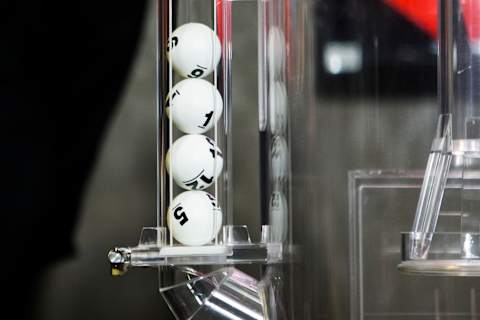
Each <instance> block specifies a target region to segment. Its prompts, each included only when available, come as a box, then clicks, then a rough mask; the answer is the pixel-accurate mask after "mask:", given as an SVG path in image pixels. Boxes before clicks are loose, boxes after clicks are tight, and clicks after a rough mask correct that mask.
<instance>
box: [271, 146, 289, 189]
mask: <svg viewBox="0 0 480 320" xmlns="http://www.w3.org/2000/svg"><path fill="white" fill-rule="evenodd" d="M271 157H272V158H271V161H272V178H273V179H274V180H282V179H284V178H286V177H287V174H288V146H287V141H286V140H285V138H283V137H282V136H276V137H275V138H273V142H272V150H271Z"/></svg>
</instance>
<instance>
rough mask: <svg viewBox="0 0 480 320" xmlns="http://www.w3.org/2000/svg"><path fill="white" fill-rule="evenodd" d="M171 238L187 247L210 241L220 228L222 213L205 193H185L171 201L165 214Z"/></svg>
mask: <svg viewBox="0 0 480 320" xmlns="http://www.w3.org/2000/svg"><path fill="white" fill-rule="evenodd" d="M167 225H168V226H169V228H170V232H171V233H172V236H173V238H175V240H177V241H178V242H180V243H181V244H184V245H187V246H201V245H204V244H207V243H209V242H210V241H212V240H213V239H214V238H215V236H216V235H217V234H218V232H219V231H220V227H221V226H222V211H221V210H220V208H218V207H217V205H216V201H215V197H213V196H212V195H210V194H209V193H207V192H205V191H185V192H182V193H180V194H179V195H178V196H176V197H175V199H173V201H172V203H171V204H170V207H169V208H168V213H167Z"/></svg>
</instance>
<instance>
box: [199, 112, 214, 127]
mask: <svg viewBox="0 0 480 320" xmlns="http://www.w3.org/2000/svg"><path fill="white" fill-rule="evenodd" d="M212 116H213V111H210V112H209V113H206V114H205V117H206V118H207V120H205V123H204V124H202V125H201V126H199V127H200V128H202V129H204V128H206V127H207V125H208V123H209V122H210V120H211V119H212Z"/></svg>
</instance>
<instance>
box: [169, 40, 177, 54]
mask: <svg viewBox="0 0 480 320" xmlns="http://www.w3.org/2000/svg"><path fill="white" fill-rule="evenodd" d="M177 44H178V37H173V38H172V41H171V42H170V41H168V43H167V52H169V51H170V49H172V48H175V47H176V46H177ZM170 46H171V48H170Z"/></svg>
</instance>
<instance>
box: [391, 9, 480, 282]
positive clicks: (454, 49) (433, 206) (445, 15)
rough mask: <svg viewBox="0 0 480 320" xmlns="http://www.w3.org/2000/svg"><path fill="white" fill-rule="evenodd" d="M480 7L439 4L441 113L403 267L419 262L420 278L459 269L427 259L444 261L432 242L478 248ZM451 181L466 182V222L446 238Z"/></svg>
mask: <svg viewBox="0 0 480 320" xmlns="http://www.w3.org/2000/svg"><path fill="white" fill-rule="evenodd" d="M479 8H480V7H479V2H478V1H474V0H467V1H458V0H454V1H450V0H440V1H439V2H438V31H439V36H438V38H439V46H438V48H439V49H438V53H439V54H438V66H439V68H438V89H439V91H438V102H439V105H440V110H441V113H442V114H441V116H440V118H439V120H438V129H437V136H436V137H435V138H434V140H433V144H432V148H431V151H430V155H429V158H428V163H427V167H426V169H425V177H424V181H423V185H422V190H421V193H420V197H419V200H418V205H417V210H416V215H415V219H414V223H413V227H412V232H411V233H410V234H409V235H408V236H405V235H404V237H403V246H404V248H406V249H408V250H410V251H409V252H405V253H404V254H405V255H406V257H405V259H406V260H412V261H411V262H410V263H408V264H406V263H402V265H401V266H400V267H401V269H402V270H405V269H408V268H409V267H411V266H413V265H415V262H414V260H418V263H419V266H420V264H421V267H419V268H417V269H415V270H414V271H415V272H417V273H420V272H421V270H424V271H425V273H427V271H426V266H427V265H428V266H432V268H434V270H432V272H431V273H432V274H435V273H438V268H439V267H440V266H443V267H444V271H445V272H446V273H447V272H448V271H449V270H454V269H455V268H454V267H453V266H452V265H454V263H453V262H452V261H450V264H444V263H442V264H439V265H435V264H434V262H432V261H431V262H429V263H428V264H427V263H424V262H422V260H429V261H430V260H437V259H440V258H438V256H437V255H435V254H432V253H430V250H431V246H433V242H437V243H436V244H435V247H437V248H438V246H439V245H440V244H441V245H443V246H445V247H446V248H448V245H449V241H452V243H455V244H456V243H457V242H458V241H461V239H463V238H466V239H472V242H473V244H472V245H473V246H475V238H476V236H475V234H476V232H478V231H480V211H478V208H480V207H479V206H478V203H479V202H478V201H479V199H480V194H479V193H478V190H479V189H478V185H476V183H472V181H473V180H472V179H471V178H472V177H473V176H476V175H477V174H478V168H479V164H480V162H479V159H480V149H479V141H480V140H479V138H480V130H478V128H477V127H478V125H480V123H479V121H478V119H479V118H478V116H479V115H480V114H479V109H480V108H479V107H480V100H479V95H478V90H476V89H475V88H476V87H478V85H479V84H480V55H479V54H480V53H479V50H478V49H479V32H480V24H479V23H478V21H480V14H479ZM452 176H460V177H461V178H460V179H462V181H463V183H462V192H461V194H460V195H459V198H460V199H458V201H460V202H461V203H462V206H461V209H460V210H461V211H462V219H461V222H460V224H459V225H458V226H457V227H458V228H457V230H458V232H459V233H458V234H456V236H451V235H450V236H447V235H445V234H437V233H436V225H437V222H438V219H439V212H440V208H441V206H442V201H443V194H444V190H445V185H446V183H447V179H449V178H452ZM457 238H458V239H457ZM446 250H447V249H446ZM457 258H458V259H459V260H458V264H459V268H460V266H463V265H465V264H468V263H471V268H470V269H475V268H478V263H476V262H471V261H467V260H465V261H462V260H461V259H468V255H467V256H464V255H458V256H457ZM440 260H441V259H440ZM462 268H463V267H462ZM460 273H461V272H460ZM472 274H475V272H473V273H472Z"/></svg>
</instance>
